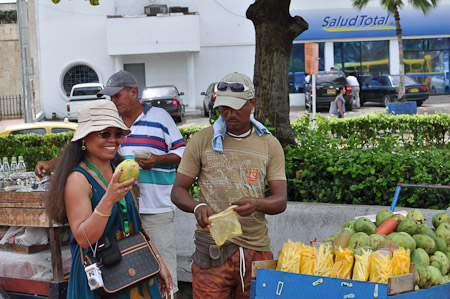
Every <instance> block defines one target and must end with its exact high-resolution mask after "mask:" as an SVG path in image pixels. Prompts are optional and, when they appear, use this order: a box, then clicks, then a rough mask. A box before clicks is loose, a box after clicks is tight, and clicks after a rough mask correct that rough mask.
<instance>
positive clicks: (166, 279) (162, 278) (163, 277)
mask: <svg viewBox="0 0 450 299" xmlns="http://www.w3.org/2000/svg"><path fill="white" fill-rule="evenodd" d="M160 262H161V270H160V271H159V273H158V283H159V290H160V291H161V297H164V293H165V292H170V290H172V288H173V286H172V276H171V275H170V272H169V270H168V269H167V267H166V265H165V264H164V262H163V261H162V259H161V260H160Z"/></svg>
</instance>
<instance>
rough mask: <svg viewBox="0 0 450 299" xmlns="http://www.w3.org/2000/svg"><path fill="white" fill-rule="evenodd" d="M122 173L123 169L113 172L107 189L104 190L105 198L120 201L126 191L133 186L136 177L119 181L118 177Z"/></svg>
mask: <svg viewBox="0 0 450 299" xmlns="http://www.w3.org/2000/svg"><path fill="white" fill-rule="evenodd" d="M122 173H123V169H120V170H119V171H118V172H117V173H114V174H113V176H112V179H111V182H109V185H108V189H107V190H106V194H105V198H107V199H109V200H111V201H112V203H116V202H118V201H120V200H121V199H122V198H123V197H125V195H127V193H128V192H129V191H130V190H131V189H132V188H133V184H134V183H135V182H136V178H131V179H129V180H126V181H124V182H122V183H119V181H118V180H119V177H120V175H121V174H122Z"/></svg>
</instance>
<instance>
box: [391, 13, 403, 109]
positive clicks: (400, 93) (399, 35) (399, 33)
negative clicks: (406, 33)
mask: <svg viewBox="0 0 450 299" xmlns="http://www.w3.org/2000/svg"><path fill="white" fill-rule="evenodd" d="M393 10H394V18H395V27H396V33H397V42H398V54H399V63H400V73H399V75H400V86H399V89H398V101H400V102H403V101H405V64H404V62H403V42H402V26H401V25H400V15H399V13H398V7H397V6H396V5H394V7H393Z"/></svg>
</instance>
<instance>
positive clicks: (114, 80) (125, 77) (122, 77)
mask: <svg viewBox="0 0 450 299" xmlns="http://www.w3.org/2000/svg"><path fill="white" fill-rule="evenodd" d="M125 87H138V83H137V80H136V78H135V77H134V76H133V74H132V73H130V72H127V71H122V70H120V71H118V72H117V73H115V74H113V75H111V77H109V79H108V81H106V85H105V88H103V89H102V90H100V91H99V92H98V93H97V97H102V96H104V95H107V96H110V97H111V96H113V95H115V94H117V93H118V92H120V91H121V90H122V89H124V88H125Z"/></svg>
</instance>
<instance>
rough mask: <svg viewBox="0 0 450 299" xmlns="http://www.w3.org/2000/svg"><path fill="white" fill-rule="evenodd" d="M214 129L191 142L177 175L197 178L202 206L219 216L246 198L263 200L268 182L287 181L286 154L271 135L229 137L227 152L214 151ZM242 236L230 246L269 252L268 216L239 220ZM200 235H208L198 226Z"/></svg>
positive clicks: (255, 216) (233, 240)
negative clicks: (261, 198) (239, 200)
mask: <svg viewBox="0 0 450 299" xmlns="http://www.w3.org/2000/svg"><path fill="white" fill-rule="evenodd" d="M213 134H214V131H213V127H209V128H206V129H204V130H202V131H199V132H197V133H196V134H195V135H194V136H193V137H192V138H191V139H190V140H189V142H188V144H187V146H186V149H185V151H184V154H183V158H182V160H181V163H180V165H179V167H178V172H179V173H181V174H184V175H186V176H189V177H191V178H196V177H198V182H199V187H200V193H199V199H200V201H201V202H204V203H207V204H208V205H209V206H210V207H211V208H212V209H213V210H214V211H215V212H216V213H219V212H221V211H223V210H225V209H226V208H228V207H229V204H230V203H231V202H233V201H236V200H238V199H240V198H243V197H264V188H265V181H266V180H267V181H273V180H286V175H285V166H284V163H285V160H284V152H283V149H282V147H281V144H280V143H279V141H278V140H277V139H276V138H275V137H274V136H272V135H269V134H264V135H263V136H258V134H257V133H256V132H253V133H252V134H251V135H250V136H249V137H246V138H243V139H237V138H233V137H230V136H226V137H225V139H224V140H223V148H224V152H223V153H219V152H217V151H215V150H213V149H212V145H211V142H212V138H213ZM239 221H240V222H241V226H242V232H243V234H242V235H241V236H238V237H236V238H234V239H232V240H231V242H233V243H235V244H237V245H239V246H242V247H244V248H250V249H253V250H257V251H269V250H270V240H269V236H268V230H267V226H266V224H267V220H266V217H265V214H263V213H260V212H255V213H253V215H251V216H248V217H240V220H239ZM197 231H199V232H201V233H205V231H204V230H203V229H201V228H200V227H199V226H198V227H197Z"/></svg>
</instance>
